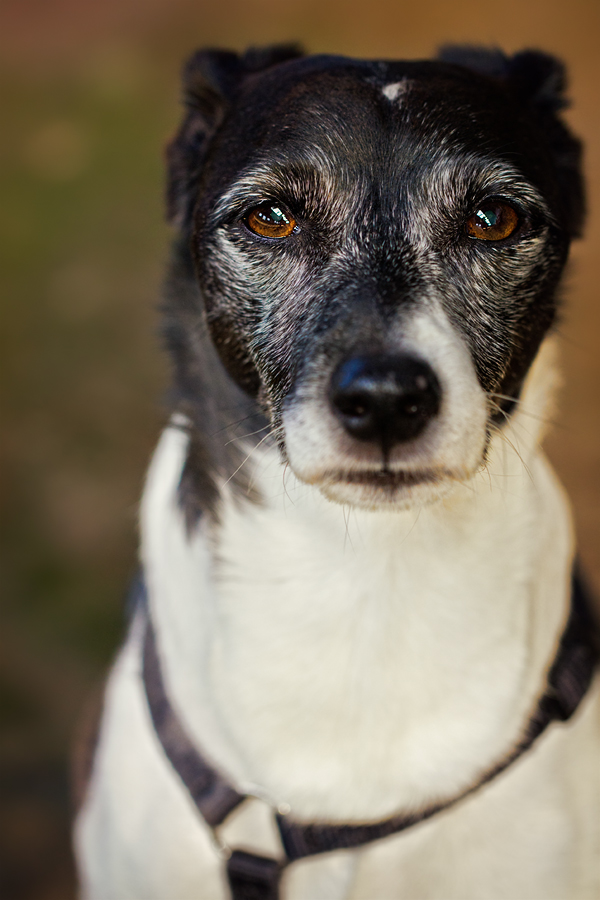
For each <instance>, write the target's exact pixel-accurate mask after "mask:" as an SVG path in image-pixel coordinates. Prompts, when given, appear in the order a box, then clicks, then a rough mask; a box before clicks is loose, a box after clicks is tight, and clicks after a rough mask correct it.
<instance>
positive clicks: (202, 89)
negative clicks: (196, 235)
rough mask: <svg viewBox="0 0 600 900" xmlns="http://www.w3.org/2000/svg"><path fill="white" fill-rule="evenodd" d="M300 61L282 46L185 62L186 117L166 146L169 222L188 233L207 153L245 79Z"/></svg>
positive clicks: (214, 53) (212, 53) (293, 49)
mask: <svg viewBox="0 0 600 900" xmlns="http://www.w3.org/2000/svg"><path fill="white" fill-rule="evenodd" d="M299 56H302V50H301V49H300V48H299V47H297V46H296V45H287V44H282V45H276V46H273V47H263V48H252V49H250V50H247V51H246V53H244V54H243V55H239V54H237V53H233V52H231V51H229V50H199V51H197V52H196V53H194V54H193V56H192V57H191V58H190V59H189V60H188V61H187V63H186V64H185V66H184V69H183V100H184V104H185V106H186V113H185V116H184V119H183V122H182V124H181V127H180V129H179V131H178V132H177V134H176V135H175V137H174V138H173V140H172V141H171V143H170V144H169V145H168V146H167V218H168V220H169V221H170V222H171V223H172V224H173V225H176V226H177V227H179V228H184V227H185V226H186V225H187V224H189V222H190V219H191V215H192V212H193V208H194V203H195V200H196V191H197V186H198V179H199V176H200V172H201V169H202V163H203V160H204V157H205V155H206V150H207V148H208V145H209V143H210V141H211V139H212V138H213V136H214V135H215V133H216V132H217V130H218V128H219V126H220V124H221V122H222V121H223V119H224V117H225V115H226V113H227V110H228V109H229V107H230V105H231V103H232V102H233V100H234V98H235V95H236V93H237V91H238V90H239V86H240V84H241V82H242V81H243V79H244V78H245V77H246V76H247V75H249V74H252V73H254V72H260V71H263V70H265V69H268V68H270V67H271V66H276V65H278V64H279V63H281V62H285V61H286V60H288V59H296V58H297V57H299Z"/></svg>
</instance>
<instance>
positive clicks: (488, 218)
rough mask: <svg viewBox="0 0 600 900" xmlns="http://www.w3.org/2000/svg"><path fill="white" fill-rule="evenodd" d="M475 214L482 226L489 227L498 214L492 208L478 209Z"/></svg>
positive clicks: (495, 220) (495, 221)
mask: <svg viewBox="0 0 600 900" xmlns="http://www.w3.org/2000/svg"><path fill="white" fill-rule="evenodd" d="M475 215H476V217H477V219H479V224H480V225H482V226H483V227H484V228H491V227H492V226H493V225H495V224H496V223H497V222H498V216H497V214H496V213H495V212H494V211H493V210H492V209H486V210H483V209H478V210H477V212H476V213H475Z"/></svg>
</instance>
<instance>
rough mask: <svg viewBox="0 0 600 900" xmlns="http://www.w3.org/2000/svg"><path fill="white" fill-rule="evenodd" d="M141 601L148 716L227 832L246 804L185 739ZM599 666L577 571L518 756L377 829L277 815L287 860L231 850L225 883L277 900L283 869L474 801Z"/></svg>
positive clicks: (206, 813)
mask: <svg viewBox="0 0 600 900" xmlns="http://www.w3.org/2000/svg"><path fill="white" fill-rule="evenodd" d="M135 590H136V594H137V597H136V600H137V604H136V605H139V606H142V607H143V608H144V609H145V616H146V632H145V638H144V650H143V681H144V688H145V691H146V696H147V699H148V706H149V708H150V714H151V717H152V721H153V723H154V728H155V730H156V734H157V736H158V738H159V740H160V742H161V744H162V747H163V749H164V751H165V753H166V755H167V757H168V759H169V760H170V761H171V763H172V765H173V768H174V769H175V771H176V772H177V773H178V775H179V777H180V778H181V780H182V781H183V783H184V785H185V786H186V787H187V789H188V791H189V792H190V794H191V796H192V798H193V799H194V802H195V803H196V806H197V807H198V809H199V811H200V813H201V814H202V816H203V818H204V819H205V821H206V822H207V824H208V825H209V826H210V827H211V828H215V827H216V826H217V825H220V824H222V823H223V822H224V821H225V819H226V818H227V816H228V815H229V813H230V812H232V810H234V809H235V808H236V807H237V806H239V804H240V803H242V802H243V801H244V800H245V799H247V795H244V794H240V793H238V791H236V790H235V789H234V788H233V787H231V785H230V784H229V783H228V782H227V781H226V779H225V778H223V776H222V775H221V774H220V773H219V772H218V771H217V769H215V768H214V767H213V766H212V765H211V764H210V763H208V762H207V761H206V759H204V757H203V756H202V755H201V754H200V753H199V752H198V750H197V749H196V748H195V746H194V744H193V743H192V741H191V739H190V737H189V736H188V734H187V732H186V731H185V729H184V727H183V725H182V724H181V721H180V719H179V717H178V716H177V714H176V713H175V711H174V710H173V707H172V706H171V703H170V700H169V698H168V695H167V693H166V690H165V685H164V682H163V679H162V674H161V669H160V661H159V658H158V653H157V649H156V641H155V637H154V629H153V627H152V621H151V619H150V615H149V612H148V608H147V598H146V588H145V584H144V582H143V579H141V578H140V579H139V581H138V583H137V585H136V588H135ZM597 659H598V648H597V646H596V643H595V622H594V620H593V617H592V614H591V612H590V606H589V604H588V602H587V600H586V591H585V589H584V586H583V584H582V581H581V578H580V576H579V574H578V572H577V570H576V569H575V570H574V572H573V579H572V589H571V611H570V615H569V619H568V622H567V625H566V628H565V630H564V632H563V635H562V637H561V640H560V644H559V648H558V652H557V654H556V657H555V659H554V663H553V664H552V666H551V668H550V671H549V673H548V678H547V687H546V691H545V692H544V694H543V696H542V697H541V699H540V701H539V702H538V705H537V708H536V710H535V712H534V714H533V715H532V717H531V719H530V720H529V723H528V725H527V727H526V729H525V731H524V734H523V737H522V738H521V740H520V741H519V742H518V743H517V745H516V746H515V747H514V749H513V750H511V752H510V753H509V754H508V755H507V756H506V757H505V758H504V759H503V760H501V761H500V762H499V763H496V764H495V765H494V766H492V767H491V768H489V769H488V770H487V771H486V772H484V773H483V774H482V775H481V777H480V778H479V779H478V780H477V782H476V783H475V784H474V785H472V786H471V787H469V788H467V789H466V790H465V791H463V792H462V793H461V794H459V795H457V796H455V797H452V798H451V799H450V800H446V801H441V802H439V803H435V804H432V805H431V806H429V807H427V808H426V809H424V810H421V811H420V812H415V813H410V814H402V813H401V814H398V815H395V816H390V817H389V818H387V819H383V820H381V821H379V822H366V823H361V824H350V825H337V824H333V823H332V824H328V823H301V822H294V821H293V820H291V819H290V818H289V817H288V816H283V815H280V814H279V813H278V814H276V821H277V825H278V828H279V833H280V835H281V841H282V844H283V848H284V852H285V859H283V860H276V859H272V858H270V857H265V856H259V855H257V854H254V853H248V852H246V851H244V850H233V852H232V853H231V855H230V857H229V859H228V860H227V878H228V882H229V887H230V891H231V896H232V900H279V882H280V878H281V873H282V872H283V870H284V868H285V866H287V865H289V864H290V863H292V862H294V861H295V860H299V859H302V858H304V857H307V856H314V855H316V854H319V853H328V852H331V851H333V850H342V849H349V848H352V847H360V846H362V845H364V844H368V843H371V842H372V841H377V840H379V839H380V838H384V837H389V836H390V835H392V834H397V833H398V832H400V831H404V830H405V829H407V828H410V827H411V826H412V825H416V824H417V823H419V822H423V821H424V820H426V819H429V818H431V817H432V816H434V815H435V814H436V813H438V812H441V811H442V810H444V809H448V808H449V807H451V806H454V805H455V804H456V803H458V802H459V801H461V800H463V799H465V798H466V797H468V796H470V795H471V794H473V793H475V791H477V790H478V789H479V788H480V787H482V786H483V785H484V784H487V783H488V782H489V781H491V780H492V779H493V778H495V777H496V775H499V774H500V773H501V772H503V771H504V770H505V769H507V768H508V766H510V765H511V763H513V762H514V761H515V760H516V759H517V758H518V757H519V756H521V755H522V754H523V753H524V752H525V751H526V750H527V749H528V748H529V747H531V745H532V744H533V743H534V741H535V740H536V739H537V738H538V737H539V735H540V734H542V732H543V731H545V729H546V728H547V727H548V725H550V723H551V722H553V721H556V720H559V721H565V720H566V719H568V718H570V716H572V715H573V713H574V712H575V710H576V709H577V707H578V706H579V703H580V702H581V700H582V698H583V697H584V695H585V693H586V691H587V690H588V688H589V685H590V682H591V680H592V676H593V671H594V666H595V664H596V662H597Z"/></svg>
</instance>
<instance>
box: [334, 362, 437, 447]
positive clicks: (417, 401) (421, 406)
mask: <svg viewBox="0 0 600 900" xmlns="http://www.w3.org/2000/svg"><path fill="white" fill-rule="evenodd" d="M441 393H442V392H441V388H440V383H439V381H438V380H437V378H436V375H435V373H434V371H433V369H431V367H430V366H428V365H427V363H425V362H423V361H422V360H420V359H415V357H414V356H408V355H406V354H403V355H398V356H391V355H383V354H382V355H372V356H354V357H352V358H351V359H347V360H346V361H345V362H343V363H342V364H341V365H340V366H339V367H338V368H337V369H336V371H335V372H334V374H333V378H332V379H331V386H330V391H329V401H330V403H331V406H332V407H333V410H334V412H335V414H336V415H337V417H338V418H339V419H340V421H341V422H342V424H343V426H344V428H345V429H346V431H347V432H348V434H350V435H351V436H352V437H354V438H357V439H358V440H359V441H373V442H377V443H379V444H381V446H382V447H383V449H384V450H389V448H390V447H391V446H392V445H393V444H398V443H402V442H404V441H409V440H411V439H412V438H415V437H417V435H419V434H420V433H421V432H422V431H423V429H424V428H425V426H426V425H427V423H428V422H429V421H430V419H432V418H433V417H434V416H436V415H437V413H438V412H439V408H440V399H441Z"/></svg>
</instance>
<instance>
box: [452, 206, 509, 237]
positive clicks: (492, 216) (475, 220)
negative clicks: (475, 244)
mask: <svg viewBox="0 0 600 900" xmlns="http://www.w3.org/2000/svg"><path fill="white" fill-rule="evenodd" d="M518 225H519V216H518V214H517V211H516V210H515V209H513V207H512V206H510V205H509V204H508V203H501V202H499V201H496V200H492V201H486V203H485V204H482V205H481V206H480V208H479V209H478V210H477V211H476V213H475V214H474V215H473V216H471V217H470V218H469V219H467V222H466V225H465V231H466V233H467V234H468V236H469V237H472V238H477V239H478V240H481V241H502V240H504V238H507V237H510V235H511V234H513V232H515V231H516V230H517V227H518Z"/></svg>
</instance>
